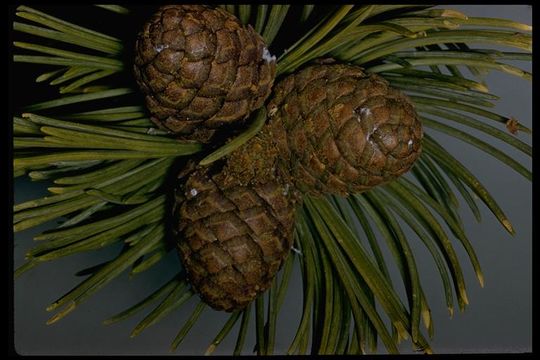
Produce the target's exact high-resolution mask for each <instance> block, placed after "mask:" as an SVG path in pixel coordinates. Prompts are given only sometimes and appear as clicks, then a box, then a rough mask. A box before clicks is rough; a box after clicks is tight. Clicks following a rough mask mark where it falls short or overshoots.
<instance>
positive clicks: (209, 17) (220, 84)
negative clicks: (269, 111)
mask: <svg viewBox="0 0 540 360" xmlns="http://www.w3.org/2000/svg"><path fill="white" fill-rule="evenodd" d="M134 72H135V78H136V80H137V83H138V84H139V86H140V88H141V90H142V92H143V93H144V94H145V95H146V105H147V107H148V110H149V111H150V113H151V115H152V117H151V118H152V120H153V121H154V122H155V123H156V124H158V126H161V127H162V128H165V129H167V130H169V131H172V132H174V133H177V134H179V135H183V136H184V138H189V139H196V140H199V141H204V142H208V141H209V140H210V138H211V137H212V136H213V134H214V132H215V130H216V129H218V128H220V127H222V126H227V125H233V124H238V122H240V121H242V120H244V119H246V118H247V117H248V116H249V114H250V113H251V111H253V110H255V109H257V108H259V107H261V106H262V105H263V104H264V101H265V99H266V98H267V97H268V95H269V94H270V91H271V88H272V85H273V82H274V78H275V72H276V65H275V57H273V56H271V55H270V53H269V52H268V49H267V47H266V44H265V43H264V40H263V39H262V38H261V37H260V36H259V34H257V33H256V32H255V30H253V28H252V27H251V26H247V27H243V26H242V25H241V23H240V22H239V21H238V19H237V18H236V17H234V16H233V15H232V14H230V13H228V12H226V11H224V10H222V9H219V8H216V9H213V8H210V7H208V6H203V5H167V6H163V7H161V8H159V10H158V11H157V12H156V13H155V14H154V15H153V16H152V18H151V19H150V20H149V21H148V22H147V23H146V24H145V25H144V28H143V30H142V31H141V33H140V34H139V36H138V38H137V42H136V56H135V65H134Z"/></svg>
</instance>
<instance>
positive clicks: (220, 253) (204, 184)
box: [174, 168, 298, 311]
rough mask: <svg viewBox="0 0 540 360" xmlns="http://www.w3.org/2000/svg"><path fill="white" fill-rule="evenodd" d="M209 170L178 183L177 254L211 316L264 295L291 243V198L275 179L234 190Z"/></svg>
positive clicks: (232, 184)
mask: <svg viewBox="0 0 540 360" xmlns="http://www.w3.org/2000/svg"><path fill="white" fill-rule="evenodd" d="M212 172H213V170H212V169H209V168H199V169H197V170H195V171H194V172H192V173H191V174H190V175H189V176H188V178H187V181H185V182H184V181H183V180H182V179H180V180H179V184H178V185H179V186H178V187H177V192H176V202H175V210H174V218H175V221H177V223H176V224H175V227H176V237H177V244H178V251H179V254H180V258H181V260H182V263H183V264H184V268H185V269H186V271H187V274H188V278H189V280H190V282H191V285H192V287H193V289H194V290H195V291H196V292H198V293H199V295H200V296H201V298H202V299H203V300H204V301H205V302H206V303H207V304H209V305H210V306H212V307H213V308H214V309H216V310H225V311H234V310H238V309H242V308H244V307H245V306H247V305H248V304H249V303H250V302H251V301H252V300H253V299H254V298H255V297H256V296H257V295H258V294H259V293H261V292H263V291H265V290H266V289H267V288H268V287H269V286H270V285H271V282H272V280H273V278H274V276H275V275H276V273H277V271H278V270H279V268H280V267H281V265H282V264H283V261H284V260H285V258H286V257H287V255H288V253H289V250H290V248H291V246H292V242H293V228H294V212H295V204H296V201H297V199H298V198H297V195H296V193H295V192H294V190H293V189H289V188H288V187H287V186H286V185H284V184H283V182H282V181H280V180H279V178H270V179H267V180H268V181H265V182H254V183H250V184H249V185H239V183H238V182H237V181H235V180H234V179H231V178H230V177H229V176H228V175H227V174H226V172H225V171H219V172H218V173H216V174H212Z"/></svg>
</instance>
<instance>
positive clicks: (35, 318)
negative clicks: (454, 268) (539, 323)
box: [10, 5, 532, 355]
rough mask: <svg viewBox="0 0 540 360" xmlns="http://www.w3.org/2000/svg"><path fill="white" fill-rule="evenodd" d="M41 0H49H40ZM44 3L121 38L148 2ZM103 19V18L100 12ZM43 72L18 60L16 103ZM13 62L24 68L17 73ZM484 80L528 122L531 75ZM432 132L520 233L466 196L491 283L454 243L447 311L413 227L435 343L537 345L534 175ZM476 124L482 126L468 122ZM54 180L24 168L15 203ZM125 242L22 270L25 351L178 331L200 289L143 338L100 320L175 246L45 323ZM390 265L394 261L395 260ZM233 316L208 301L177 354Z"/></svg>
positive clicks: (504, 10) (126, 341) (166, 271)
mask: <svg viewBox="0 0 540 360" xmlns="http://www.w3.org/2000/svg"><path fill="white" fill-rule="evenodd" d="M36 8H40V9H44V8H42V7H38V6H36ZM445 8H452V9H457V10H460V11H463V12H464V13H466V14H468V15H470V16H485V17H503V18H508V19H512V20H515V21H520V22H523V23H526V24H531V23H532V9H531V7H530V6H522V5H516V6H512V5H507V6H498V5H497V6H496V5H490V6H472V5H467V6H465V5H463V6H455V5H451V6H450V5H449V6H445ZM47 11H50V13H51V14H54V15H55V16H58V17H60V18H66V19H72V21H74V22H76V23H78V24H80V25H83V26H88V27H90V28H94V29H96V30H99V31H103V32H105V33H108V34H111V35H114V36H118V37H121V38H125V36H128V35H131V36H134V34H135V33H136V31H137V29H138V27H139V26H140V25H141V24H142V22H143V21H144V19H145V14H146V12H145V11H144V9H143V8H142V7H140V8H137V10H136V12H135V16H133V17H131V18H130V19H131V20H130V22H129V23H127V22H126V23H124V22H119V21H118V19H120V18H121V16H120V15H115V14H109V13H108V12H106V11H103V10H99V9H92V10H89V11H88V12H87V11H86V8H85V11H84V13H81V11H79V9H76V10H75V11H74V10H73V9H72V8H71V7H69V6H59V7H55V8H54V10H53V9H51V10H47ZM74 13H76V14H79V16H76V19H75V17H74V16H73V14H74ZM96 19H99V21H98V22H97V23H96ZM105 29H107V30H105ZM278 37H279V35H278ZM16 39H17V40H19V41H25V37H24V36H21V34H17V35H16ZM283 46H284V45H283ZM283 46H282V45H280V44H279V43H276V45H275V46H274V47H273V49H272V51H273V52H274V53H275V54H277V55H279V54H280V52H279V49H280V48H282V47H283ZM18 53H22V51H19V52H18ZM517 65H519V66H520V67H522V68H524V69H525V70H529V71H530V70H531V67H530V64H527V63H517ZM42 72H43V68H41V67H40V71H37V69H36V67H35V66H33V65H29V64H15V65H14V66H13V67H12V68H11V69H10V74H11V75H12V76H11V78H10V79H11V83H10V104H11V105H12V106H13V109H20V108H21V107H22V106H24V105H27V104H30V103H32V102H34V101H44V100H47V99H50V98H52V97H54V96H55V95H54V94H53V93H52V92H51V87H50V86H49V85H46V84H35V83H34V78H35V77H36V76H37V75H39V74H40V73H42ZM14 74H16V77H15V76H13V75H14ZM118 81H119V82H120V83H122V82H125V83H126V84H128V83H129V82H130V81H132V80H131V78H129V77H125V78H121V79H118ZM486 82H487V85H488V86H489V88H490V91H491V92H492V93H494V94H496V95H498V96H500V97H501V100H500V101H499V102H498V104H497V106H496V108H495V109H494V111H495V112H498V113H500V114H504V115H508V116H510V115H512V116H514V117H516V118H517V119H518V120H519V121H520V122H522V123H523V124H524V125H526V126H528V127H532V86H531V83H530V82H527V81H525V80H522V79H519V78H516V77H512V76H510V75H507V74H502V73H491V74H490V75H489V76H487V78H486ZM16 111H18V110H16ZM468 131H470V130H468ZM430 133H432V134H434V135H435V136H436V138H437V139H439V140H440V141H441V143H442V144H443V145H444V146H445V147H446V148H447V149H449V151H450V152H451V153H452V154H454V155H456V156H457V157H458V159H459V160H460V161H462V162H463V163H464V164H465V165H466V166H467V167H469V168H470V169H472V170H473V172H474V173H475V175H477V176H478V178H479V180H480V181H482V182H483V183H484V184H485V185H486V187H487V188H488V190H489V191H490V192H491V193H492V194H494V195H495V197H496V199H497V201H498V202H499V204H500V205H501V207H502V208H503V210H504V211H505V212H506V214H507V215H508V216H509V218H510V220H511V222H512V224H513V225H514V227H515V229H516V235H515V236H514V237H512V236H510V235H508V234H507V233H506V232H505V231H504V230H503V229H502V227H501V226H500V225H499V224H498V223H497V221H496V220H495V219H494V217H493V216H492V215H491V213H490V212H489V210H487V208H486V207H485V206H483V205H481V204H480V208H481V210H482V218H483V221H482V223H480V224H477V223H476V222H475V220H474V218H473V217H472V215H471V213H470V211H468V209H467V207H466V205H465V204H463V206H462V215H463V219H464V223H465V224H464V226H465V228H466V231H467V234H468V235H469V238H470V239H471V241H472V243H473V245H474V247H475V249H476V251H477V254H478V257H479V260H480V262H481V265H482V268H483V270H484V275H485V287H484V288H483V289H482V288H480V286H479V285H478V283H477V282H475V276H474V273H473V271H472V267H471V266H470V264H469V262H468V260H467V257H466V254H465V252H464V251H462V250H461V249H460V248H459V247H456V250H457V251H458V255H460V259H461V261H462V266H463V270H464V273H465V278H466V280H467V285H468V295H469V301H470V305H469V306H468V308H467V310H466V311H465V312H464V313H459V311H457V310H456V312H455V314H454V317H453V319H450V318H449V316H448V312H447V310H446V306H445V305H444V299H443V294H442V285H441V284H440V280H439V276H438V273H437V272H436V270H435V268H434V264H433V260H432V259H431V257H430V255H429V254H428V253H427V251H426V250H425V249H424V248H423V246H422V245H421V244H420V242H419V241H415V240H414V239H415V238H414V235H412V234H411V239H413V240H411V243H412V245H413V247H414V251H415V257H416V260H417V262H418V266H419V270H420V272H421V277H422V281H423V285H424V290H425V291H426V296H427V298H428V301H429V304H430V306H431V310H432V313H433V318H434V324H435V338H434V339H433V341H432V347H433V349H434V351H435V352H438V353H448V352H450V353H462V352H526V351H531V344H532V301H531V300H532V281H531V273H532V265H531V259H532V191H531V190H532V186H531V183H530V182H528V181H527V180H526V179H524V178H523V177H521V176H520V175H518V174H517V173H515V172H513V170H511V169H509V168H507V167H505V166H504V165H502V164H501V163H500V162H498V161H497V160H495V159H493V158H491V157H490V156H488V155H486V154H484V153H482V152H480V151H478V150H476V149H475V148H473V147H471V146H470V145H468V144H464V143H462V142H460V141H457V140H455V139H451V138H448V137H446V136H444V135H440V134H438V133H436V132H434V131H431V132H430ZM471 133H474V132H472V131H471ZM519 138H520V139H522V140H524V141H526V142H528V143H531V138H530V136H527V135H525V134H520V135H519ZM484 139H486V138H484ZM490 143H493V144H494V145H495V146H497V147H498V148H500V149H503V150H504V151H505V152H506V153H507V154H508V155H510V156H512V157H514V158H516V159H517V160H518V161H520V162H522V163H523V164H525V165H526V166H528V167H530V164H531V161H530V158H527V157H526V156H525V155H523V154H522V153H519V152H517V151H515V150H514V149H513V148H510V147H507V146H505V145H504V144H500V143H499V142H497V141H495V140H490ZM47 185H48V184H46V183H34V182H30V181H28V180H27V179H17V180H16V181H15V183H14V192H15V203H19V202H22V201H25V200H29V199H34V198H38V197H41V196H44V195H46V194H47V190H46V187H47ZM48 227H50V224H49V225H47V224H45V225H43V226H40V227H37V228H34V229H31V230H27V231H24V232H22V233H20V234H16V237H15V248H14V265H15V267H18V266H19V265H20V264H22V261H23V254H24V252H25V251H26V250H27V249H28V248H30V247H32V245H33V241H32V237H33V236H35V235H36V234H38V233H39V232H41V231H43V230H45V229H47V228H48ZM118 251H119V248H118V247H114V246H113V247H111V248H108V249H104V250H102V251H96V252H94V253H88V254H81V255H75V256H71V257H68V258H65V259H61V260H58V261H55V262H54V263H51V264H49V263H45V264H43V265H41V266H40V267H38V268H36V269H34V270H32V271H30V272H28V273H27V274H24V275H23V276H22V277H21V278H19V279H17V281H16V282H15V287H14V310H15V313H14V315H15V318H14V319H15V323H14V325H15V328H14V330H15V333H14V339H15V347H16V350H17V351H18V352H19V353H20V354H32V355H34V354H36V355H37V354H49V355H53V354H54V355H61V354H96V355H97V354H118V355H120V354H141V355H142V354H156V355H157V354H169V353H168V348H169V345H170V342H171V341H172V339H173V338H174V336H175V335H176V333H177V331H178V330H179V329H180V328H181V326H182V325H183V322H184V321H185V319H186V318H187V317H188V316H189V314H190V313H191V311H192V308H193V304H194V302H193V301H191V302H190V303H188V304H187V305H184V306H183V307H182V308H181V309H180V310H177V311H175V312H174V313H173V314H171V315H169V316H168V317H167V318H166V319H164V320H162V321H161V322H160V323H158V324H156V325H154V326H153V327H151V328H149V329H147V330H146V331H145V332H143V333H142V334H141V335H139V336H138V337H137V338H135V339H130V338H129V332H130V331H131V329H132V328H133V327H134V326H135V325H136V324H137V322H138V321H140V320H141V319H142V317H143V316H144V315H143V314H139V315H138V316H135V317H134V318H131V319H129V320H126V321H124V322H121V323H119V324H115V325H111V326H104V325H102V324H101V321H102V320H104V319H106V318H107V317H110V316H111V315H113V314H116V313H118V312H119V311H121V310H124V309H125V308H127V307H129V306H131V305H132V304H134V303H135V302H137V301H139V300H140V299H142V298H144V297H145V296H146V295H147V294H149V293H150V292H151V291H152V290H154V289H156V288H157V287H159V286H160V285H161V284H162V283H163V282H164V281H166V280H167V279H168V278H169V276H170V275H172V274H174V273H175V272H176V269H177V266H178V259H177V258H176V257H175V256H174V254H170V256H169V257H168V258H167V260H166V261H162V262H161V263H160V264H159V265H157V266H155V267H154V268H152V269H151V270H149V271H147V272H145V273H143V274H141V275H138V276H137V277H135V278H133V279H131V280H128V276H127V274H123V275H121V276H120V277H119V278H117V279H116V280H115V281H113V283H111V284H109V285H108V286H107V287H106V288H105V289H103V290H101V291H99V292H98V293H97V294H96V295H94V296H93V297H92V298H91V299H90V300H88V301H87V302H85V303H84V304H82V305H81V306H80V308H79V309H77V310H76V311H75V312H74V313H72V314H70V315H68V316H67V317H66V318H64V319H63V320H61V321H60V322H58V323H56V324H54V325H50V326H47V325H45V322H46V320H47V319H48V318H49V317H50V316H51V315H52V314H50V313H47V312H46V311H45V310H44V309H45V307H46V306H48V305H49V304H50V303H52V302H53V301H55V300H56V299H57V298H58V297H59V296H61V295H62V294H64V293H66V292H67V291H68V290H70V289H71V288H72V287H74V286H75V285H76V284H78V283H79V282H80V281H81V280H82V279H81V278H77V277H75V276H74V273H75V272H77V271H78V270H80V269H82V268H85V267H88V266H91V265H94V264H97V263H99V262H101V261H104V260H107V259H109V258H110V257H112V256H114V255H115V254H116V253H117V252H118ZM296 270H298V269H296ZM391 270H393V271H394V272H395V270H396V269H391ZM289 289H290V291H289V294H288V296H287V298H286V300H285V304H284V306H283V310H282V311H281V314H280V316H279V323H278V325H279V327H278V329H280V331H279V332H278V337H277V339H276V346H275V352H276V353H282V352H284V351H286V348H287V346H288V345H289V343H290V341H291V340H292V337H293V336H294V332H295V330H296V326H297V324H298V321H299V316H300V309H301V302H302V294H301V290H300V289H301V278H300V274H299V271H296V272H295V273H294V274H293V278H292V279H291V284H290V285H289ZM192 300H193V299H192ZM227 317H228V316H227V314H225V313H219V312H215V311H209V310H206V311H205V312H204V313H203V315H202V317H201V319H200V321H199V322H198V323H197V324H196V325H195V326H194V328H193V329H192V331H191V333H190V334H189V335H188V337H187V338H186V339H185V340H184V342H183V344H182V345H181V346H180V348H179V350H178V351H177V354H202V353H203V352H204V350H205V349H206V347H207V345H208V343H209V342H210V341H211V340H212V338H213V337H214V336H215V334H216V333H217V332H218V331H219V330H220V328H221V326H222V324H223V323H224V321H226V319H227ZM289 324H290V325H289ZM237 328H238V325H237V326H236V328H235V329H234V330H233V331H232V332H231V334H230V335H229V336H228V337H227V338H226V339H225V340H224V342H223V344H222V345H221V346H220V347H218V349H217V350H216V352H215V354H230V353H231V352H232V348H233V347H234V341H235V334H236V333H237V331H238V330H237ZM251 330H252V331H251ZM253 344H254V328H252V329H250V331H249V332H248V338H247V342H246V346H245V351H244V354H249V353H250V352H249V350H250V349H251V347H252V345H253ZM402 350H403V351H404V352H409V351H410V348H409V345H408V342H404V346H403V348H402ZM381 351H382V349H381Z"/></svg>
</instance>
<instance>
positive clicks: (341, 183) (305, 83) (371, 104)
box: [268, 64, 423, 195]
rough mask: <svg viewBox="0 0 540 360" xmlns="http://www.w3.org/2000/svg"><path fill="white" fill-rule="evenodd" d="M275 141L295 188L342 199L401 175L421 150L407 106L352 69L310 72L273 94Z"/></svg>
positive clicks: (379, 81)
mask: <svg viewBox="0 0 540 360" xmlns="http://www.w3.org/2000/svg"><path fill="white" fill-rule="evenodd" d="M268 113H269V114H270V115H271V121H270V123H271V124H272V126H273V127H274V128H277V127H279V126H282V127H283V128H284V131H283V133H282V134H283V135H282V136H276V137H275V138H274V141H275V143H276V146H277V147H278V148H279V150H280V159H281V161H282V162H283V163H286V164H287V165H286V166H287V167H289V170H290V175H291V178H292V179H293V181H294V183H295V185H296V186H297V188H298V189H299V190H301V191H302V192H304V193H307V194H311V195H325V194H340V195H348V194H354V193H359V192H362V191H365V190H368V189H370V188H372V187H374V186H376V185H379V184H382V183H384V182H387V181H390V180H392V179H395V178H397V177H398V176H400V175H401V174H403V173H405V172H406V171H408V170H409V169H410V168H411V166H412V165H413V163H414V162H415V160H416V159H417V158H418V156H419V155H420V152H421V140H422V136H423V132H422V125H421V123H420V121H419V119H418V116H417V114H416V111H415V109H414V107H413V105H412V104H411V102H410V100H409V99H408V98H407V97H406V96H405V95H404V94H403V93H401V92H400V91H399V90H396V89H393V88H391V87H390V86H389V84H388V82H387V81H386V80H384V79H383V78H382V77H380V76H378V75H375V74H371V75H368V74H366V73H365V72H364V71H363V69H362V68H360V67H358V66H353V65H345V64H332V65H315V66H309V67H307V68H305V69H303V70H301V71H299V72H297V73H294V74H292V75H289V76H288V77H286V78H285V79H283V80H282V81H281V82H279V83H278V84H277V85H276V86H275V88H274V97H273V98H272V100H271V101H270V103H269V104H268Z"/></svg>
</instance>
